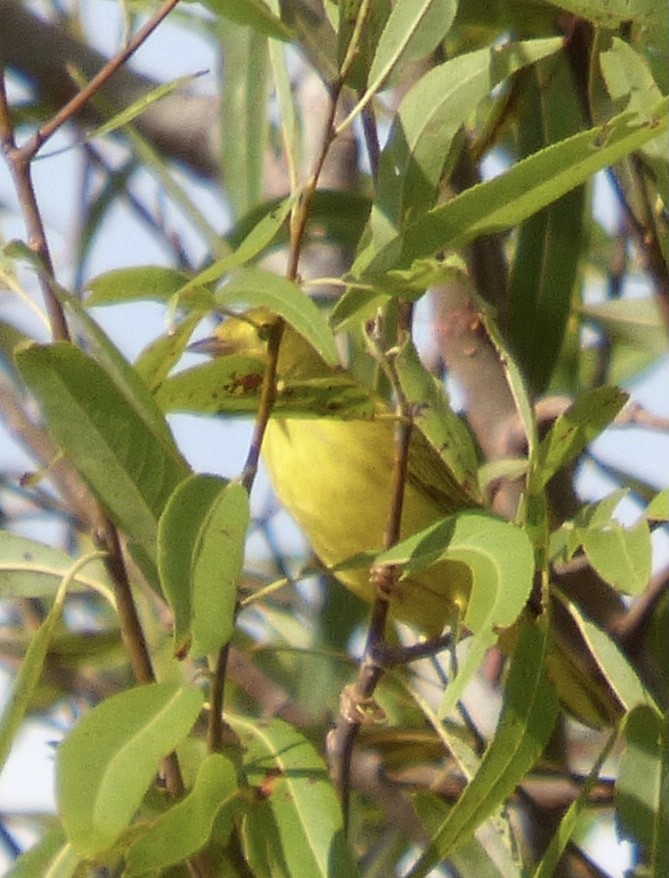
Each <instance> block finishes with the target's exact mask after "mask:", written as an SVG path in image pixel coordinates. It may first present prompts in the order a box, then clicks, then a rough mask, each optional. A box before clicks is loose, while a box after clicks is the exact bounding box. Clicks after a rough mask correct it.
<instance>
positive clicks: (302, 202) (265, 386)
mask: <svg viewBox="0 0 669 878" xmlns="http://www.w3.org/2000/svg"><path fill="white" fill-rule="evenodd" d="M341 88H342V82H341V81H340V82H339V83H336V84H335V85H334V86H333V87H332V90H331V94H330V107H329V110H328V115H327V120H326V123H325V131H324V134H323V139H322V141H321V149H320V152H319V154H318V156H317V158H316V161H315V163H314V168H313V171H312V173H311V175H310V177H309V179H308V180H307V182H306V184H305V186H304V189H303V191H302V193H301V196H300V198H299V199H298V200H297V203H296V205H295V209H294V210H293V213H292V216H291V223H290V251H289V255H288V266H287V269H286V277H287V278H288V280H292V281H294V280H296V279H297V277H298V268H299V263H300V254H301V250H302V242H303V239H304V232H305V229H306V225H307V220H308V218H309V210H310V207H311V202H312V199H313V197H314V193H315V191H316V188H317V186H318V180H319V178H320V175H321V171H322V170H323V165H324V163H325V159H326V158H327V154H328V151H329V149H330V146H331V145H332V141H333V139H334V119H335V114H336V112H337V102H338V100H339V95H340V93H341ZM284 325H285V324H284V321H283V319H282V318H280V317H279V318H277V320H276V321H275V322H274V324H273V325H272V326H271V328H270V330H269V338H268V341H267V364H266V366H265V372H264V375H263V383H262V387H261V390H260V401H259V404H258V413H257V415H256V419H255V423H254V425H253V434H252V436H251V442H250V444H249V452H248V455H247V457H246V462H245V464H244V470H243V475H242V484H243V485H244V487H245V488H246V490H247V491H248V492H249V493H250V492H251V490H252V488H253V484H254V482H255V478H256V475H257V472H258V464H259V462H260V451H261V448H262V442H263V437H264V435H265V430H266V429H267V424H268V423H269V419H270V417H271V414H272V409H273V408H274V402H275V400H276V381H277V364H278V361H279V351H280V349H281V340H282V338H283V331H284ZM224 652H226V653H227V647H223V650H222V651H221V652H220V653H219V655H218V658H217V660H216V667H215V671H214V674H213V676H212V681H211V691H210V702H211V710H210V713H209V726H208V731H207V739H208V744H209V748H210V750H211V751H212V752H213V751H216V750H219V749H221V748H222V746H223V740H222V739H223V735H224V730H225V728H226V724H225V723H224V722H223V718H222V710H223V703H224V697H223V693H224V688H225V668H226V665H227V659H226V658H225V657H224V655H223V653H224Z"/></svg>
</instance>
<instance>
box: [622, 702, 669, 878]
mask: <svg viewBox="0 0 669 878" xmlns="http://www.w3.org/2000/svg"><path fill="white" fill-rule="evenodd" d="M625 738H626V740H627V746H626V748H625V750H624V751H623V753H622V756H621V759H620V770H619V773H618V779H617V781H616V802H617V806H618V807H617V818H618V830H619V832H620V833H621V834H622V835H623V836H624V837H625V838H629V839H630V840H631V841H633V842H636V843H637V844H638V845H639V846H640V847H641V850H642V852H643V862H644V865H646V866H647V867H648V874H649V875H657V876H660V875H669V796H668V795H667V790H669V722H668V715H667V713H665V714H664V716H662V715H661V714H659V713H658V712H657V711H656V710H652V709H651V708H649V707H637V708H636V710H633V711H632V713H631V714H630V715H629V716H628V718H627V722H626V723H625Z"/></svg>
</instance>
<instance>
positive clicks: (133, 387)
mask: <svg viewBox="0 0 669 878" xmlns="http://www.w3.org/2000/svg"><path fill="white" fill-rule="evenodd" d="M60 298H61V301H62V302H63V307H64V308H65V312H66V314H67V315H68V317H69V318H70V321H71V322H72V323H73V324H74V326H75V327H76V328H77V330H78V331H79V333H80V334H81V336H82V337H83V338H84V339H85V341H86V342H87V346H88V350H89V352H90V353H91V354H92V355H93V356H94V357H95V359H96V360H97V361H98V363H99V364H100V365H101V366H102V368H103V369H104V370H105V371H106V373H107V374H108V375H109V377H110V378H111V379H112V381H113V382H114V384H115V385H116V386H117V388H118V390H119V391H120V392H121V393H122V394H123V396H124V397H125V399H126V400H127V401H128V402H129V403H130V405H131V406H132V408H133V409H134V411H135V413H136V415H138V416H139V418H140V419H141V420H142V421H143V422H144V424H145V425H146V427H147V429H148V430H150V431H151V432H152V433H153V434H154V435H155V437H156V439H157V440H159V442H160V444H161V446H162V447H163V450H164V452H165V455H166V456H168V457H171V458H174V459H175V460H179V461H181V462H182V463H183V465H184V467H185V466H186V462H185V460H184V459H183V458H182V456H181V453H180V451H179V449H178V448H177V446H176V443H175V441H174V438H173V436H172V432H171V431H170V428H169V426H168V424H167V421H166V420H165V417H164V415H163V413H162V412H161V411H160V409H159V408H158V406H157V405H156V401H155V400H154V398H153V396H152V395H151V392H150V390H149V388H148V387H147V386H146V384H145V383H144V382H143V381H142V379H141V378H140V377H139V376H138V374H137V372H136V370H135V369H133V367H132V366H131V365H130V364H129V363H128V361H127V360H126V359H125V357H124V356H123V355H122V354H121V352H120V351H119V350H118V348H117V347H116V346H115V345H114V344H112V342H111V341H110V340H109V338H108V337H107V335H106V334H105V333H104V332H103V331H102V329H101V328H100V327H99V326H98V324H97V323H96V322H95V320H93V319H92V318H91V317H90V315H89V314H88V312H87V311H86V309H85V308H83V307H82V305H81V303H80V302H79V300H78V299H76V298H75V297H74V296H71V295H69V294H68V293H66V292H65V291H61V292H60Z"/></svg>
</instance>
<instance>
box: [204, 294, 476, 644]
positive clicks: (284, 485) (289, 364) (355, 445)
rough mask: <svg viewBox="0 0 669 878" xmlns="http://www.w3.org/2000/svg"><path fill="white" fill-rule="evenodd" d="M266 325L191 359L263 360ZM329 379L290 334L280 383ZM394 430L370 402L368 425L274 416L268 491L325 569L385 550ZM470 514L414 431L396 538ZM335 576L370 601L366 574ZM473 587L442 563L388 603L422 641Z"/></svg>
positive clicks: (227, 332)
mask: <svg viewBox="0 0 669 878" xmlns="http://www.w3.org/2000/svg"><path fill="white" fill-rule="evenodd" d="M273 319H276V318H274V317H273V316H272V315H271V314H270V313H269V312H266V311H265V310H264V309H253V310H251V311H249V312H247V313H246V314H245V315H242V316H241V317H240V318H235V317H232V318H228V319H226V320H225V321H223V322H222V323H221V324H220V325H219V326H218V327H217V329H216V331H215V333H214V335H212V336H211V337H210V338H208V339H204V340H203V341H200V342H196V343H195V344H193V345H191V346H190V350H193V351H196V352H199V353H208V354H210V355H211V356H214V357H218V356H226V355H231V354H243V355H245V356H251V357H256V358H258V359H266V347H265V342H264V341H263V338H267V324H268V321H271V320H273ZM333 374H335V373H334V372H333V370H332V369H330V368H329V367H328V366H326V364H325V363H324V362H323V361H322V360H321V359H320V357H319V356H318V354H317V353H316V352H315V351H314V350H313V348H311V346H310V345H308V343H307V342H306V341H305V340H304V339H303V338H302V337H301V336H300V335H298V333H297V332H295V331H294V330H293V329H292V328H291V327H290V326H288V325H287V326H286V328H285V331H284V334H283V338H282V342H281V348H280V354H279V360H278V364H277V376H278V379H279V382H281V381H285V380H287V379H298V380H305V379H310V378H317V377H325V376H328V375H329V376H332V375H333ZM280 391H281V387H279V392H280ZM393 421H394V419H393V415H392V410H391V409H390V407H389V406H387V405H385V404H384V403H383V402H382V401H380V400H375V404H374V414H373V416H371V417H370V418H368V419H366V420H365V419H352V418H349V419H342V418H336V417H327V418H326V417H313V416H312V417H309V416H306V417H304V418H301V417H294V416H292V415H291V416H289V417H288V416H287V417H282V416H280V414H276V415H275V416H274V417H272V418H271V420H270V423H269V425H268V427H267V431H266V433H265V437H264V440H263V446H262V453H263V458H264V461H265V464H266V466H267V469H268V471H269V475H270V478H271V481H272V484H273V486H274V490H275V492H276V495H277V497H278V498H279V501H280V502H281V504H282V505H283V506H284V507H285V508H286V509H287V510H288V512H289V513H290V514H291V516H292V517H293V518H294V519H295V520H296V521H297V523H298V524H299V525H300V527H301V528H302V530H303V531H304V533H305V534H306V535H307V538H308V539H309V542H310V543H311V546H312V548H313V550H314V552H315V553H316V555H317V556H318V557H319V558H320V560H321V561H322V563H323V564H325V565H326V566H327V567H328V568H337V567H338V565H340V564H342V562H345V561H347V560H348V559H350V558H352V557H354V556H356V555H359V554H362V553H370V552H372V553H373V552H379V551H381V550H382V549H383V536H384V531H385V528H386V525H387V522H388V516H389V509H390V503H391V482H392V471H393V464H392V461H393V453H394V426H393ZM477 505H478V503H477V499H476V497H475V496H474V495H473V493H470V491H469V490H467V489H466V488H465V487H464V486H462V485H460V484H458V482H457V481H456V479H455V478H454V476H453V474H452V473H451V471H450V470H449V468H448V467H447V465H446V464H445V462H444V461H443V460H442V458H441V457H440V456H439V454H438V453H437V451H436V450H435V449H434V448H433V447H432V446H431V445H430V444H429V443H428V441H427V439H426V438H425V437H424V436H423V434H422V433H421V432H420V431H419V430H418V429H416V428H415V427H414V428H413V429H412V435H411V442H410V449H409V459H408V468H407V478H406V485H405V493H404V502H403V512H402V519H401V537H402V538H404V537H407V536H410V535H412V534H414V533H416V532H417V531H419V530H422V529H423V528H425V527H428V526H429V525H431V524H434V523H435V522H436V521H439V520H440V519H442V518H444V517H446V516H448V515H451V514H452V513H454V512H457V511H458V510H461V509H465V508H472V507H475V506H477ZM336 575H337V578H338V579H339V580H340V581H341V582H342V583H343V584H344V585H345V586H347V587H348V588H350V589H351V590H352V591H353V592H355V593H356V594H357V595H359V596H360V597H362V598H363V599H364V600H367V601H370V602H371V601H372V600H373V598H374V586H373V584H372V582H371V580H370V571H369V567H368V566H367V567H359V568H347V569H338V570H337V571H336ZM470 585H471V574H470V572H469V569H468V568H467V567H466V566H465V565H464V564H461V563H459V562H456V561H441V562H439V563H438V564H436V565H433V566H432V567H430V568H429V569H427V570H425V571H421V572H419V573H417V574H412V575H410V576H408V577H407V578H404V579H401V580H400V582H399V583H398V584H397V587H396V589H394V590H393V592H392V594H391V595H390V598H389V605H390V607H389V609H390V613H391V615H392V616H393V617H394V618H396V619H398V620H402V621H406V622H409V623H412V624H414V625H416V626H417V627H418V628H419V629H420V630H421V631H423V632H424V633H425V634H427V635H431V636H432V635H436V634H439V633H441V631H442V630H443V629H444V627H445V626H446V625H448V624H449V623H450V622H452V620H453V619H454V618H455V617H456V616H458V615H460V616H461V613H462V611H463V610H464V606H465V604H466V600H467V597H468V594H469V589H470Z"/></svg>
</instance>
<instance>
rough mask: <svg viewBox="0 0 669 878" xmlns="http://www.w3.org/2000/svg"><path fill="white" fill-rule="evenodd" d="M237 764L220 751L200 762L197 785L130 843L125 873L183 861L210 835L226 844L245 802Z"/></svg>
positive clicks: (129, 874)
mask: <svg viewBox="0 0 669 878" xmlns="http://www.w3.org/2000/svg"><path fill="white" fill-rule="evenodd" d="M239 792H240V790H239V780H238V777H237V769H236V767H235V765H234V763H233V762H232V760H231V759H230V758H229V757H228V756H225V755H224V754H222V753H212V754H210V755H209V756H207V757H206V759H205V760H204V761H203V762H202V764H201V765H200V768H199V769H198V772H197V776H196V778H195V783H194V784H193V789H192V790H191V791H190V793H189V794H188V795H187V796H186V797H185V798H184V799H182V800H181V801H180V802H177V804H176V805H173V806H172V807H171V808H170V809H169V810H168V811H166V812H165V813H164V814H161V815H160V817H159V818H158V819H157V820H156V822H155V823H154V824H153V826H151V827H150V829H149V830H148V832H147V833H146V834H145V835H143V836H142V837H141V838H140V839H139V840H138V841H136V842H135V843H134V844H132V845H131V846H130V848H129V849H128V852H127V854H126V857H125V863H126V872H125V873H124V874H126V875H127V878H135V876H139V875H145V874H146V873H147V872H153V871H155V870H158V869H165V868H167V867H168V866H173V865H177V864H178V863H183V862H185V861H186V860H188V858H189V857H192V855H193V854H195V853H197V851H199V850H201V849H202V848H203V847H204V846H205V845H206V844H207V842H208V841H209V839H210V838H211V835H212V832H213V830H214V826H215V827H216V839H217V841H218V842H219V843H221V844H226V843H227V837H228V836H229V834H230V832H231V831H232V827H233V825H234V824H233V820H234V818H235V816H236V815H238V814H239V813H240V811H242V810H243V808H244V807H245V804H244V800H243V799H242V798H241V796H240V795H239Z"/></svg>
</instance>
